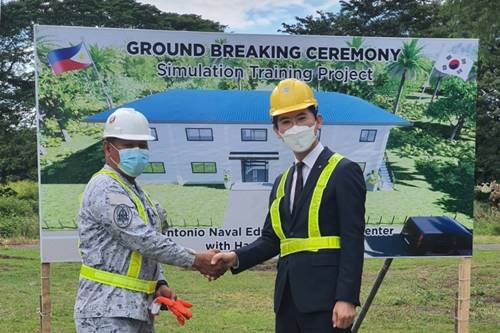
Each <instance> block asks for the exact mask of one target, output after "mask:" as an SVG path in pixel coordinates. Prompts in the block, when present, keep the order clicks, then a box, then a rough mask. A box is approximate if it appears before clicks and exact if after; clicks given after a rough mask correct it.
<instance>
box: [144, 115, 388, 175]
mask: <svg viewBox="0 0 500 333" xmlns="http://www.w3.org/2000/svg"><path fill="white" fill-rule="evenodd" d="M151 127H154V128H156V132H157V135H158V141H152V142H150V152H151V158H150V160H151V162H163V163H164V165H165V170H166V173H164V174H160V173H155V174H143V175H141V176H140V180H141V181H143V182H154V183H163V182H166V183H198V184H202V183H222V182H223V180H224V170H229V171H230V173H231V177H232V181H233V182H241V181H242V171H241V169H242V167H241V160H239V159H236V160H230V159H229V156H230V153H231V152H246V153H251V152H253V153H261V152H278V157H279V159H278V160H268V163H269V164H268V165H269V177H268V178H269V182H271V183H272V182H274V179H275V178H276V177H277V176H278V175H279V174H280V173H281V172H282V171H283V170H285V169H286V168H287V167H288V166H289V165H290V164H291V163H292V161H293V154H292V153H291V151H290V150H289V149H288V148H287V147H286V146H285V145H284V144H283V142H282V141H281V140H280V139H278V138H277V137H276V134H275V133H274V131H273V129H272V125H271V124H270V125H262V124H260V125H251V124H250V125H249V124H181V123H176V124H165V123H156V124H151ZM186 128H211V129H212V132H213V139H214V140H213V141H188V140H187V138H186ZM242 128H265V129H267V141H242V140H241V129H242ZM362 129H376V130H377V135H376V138H375V142H359V137H360V133H361V130H362ZM389 132H390V126H357V125H356V126H354V125H325V126H323V128H322V133H321V142H322V143H323V145H325V146H328V147H329V148H330V149H332V150H334V151H338V152H339V153H341V154H343V155H344V156H346V157H348V158H349V159H351V160H353V161H355V162H366V167H365V172H364V173H365V175H367V174H368V173H369V172H370V171H371V170H373V169H378V167H379V166H380V164H381V162H382V159H383V156H384V149H385V146H386V144H387V139H388V135H389ZM238 156H252V155H250V154H248V155H238ZM256 156H262V155H256ZM191 162H216V166H217V173H203V174H202V173H192V169H191Z"/></svg>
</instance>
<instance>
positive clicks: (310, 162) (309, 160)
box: [295, 142, 325, 169]
mask: <svg viewBox="0 0 500 333" xmlns="http://www.w3.org/2000/svg"><path fill="white" fill-rule="evenodd" d="M324 148H325V147H323V145H322V144H321V142H318V144H317V145H316V147H314V149H313V150H311V151H310V152H309V154H307V156H306V157H304V159H303V160H302V162H304V164H305V165H306V166H307V167H308V168H309V169H312V167H313V166H314V163H316V160H317V159H318V157H319V155H320V154H321V152H322V151H323V149H324ZM298 162H299V160H298V159H297V158H295V163H298Z"/></svg>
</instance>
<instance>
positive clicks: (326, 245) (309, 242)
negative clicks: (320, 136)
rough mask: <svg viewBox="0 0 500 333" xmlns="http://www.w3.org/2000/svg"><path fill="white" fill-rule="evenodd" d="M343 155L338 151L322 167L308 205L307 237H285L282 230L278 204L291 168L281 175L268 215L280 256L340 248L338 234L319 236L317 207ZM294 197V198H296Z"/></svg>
mask: <svg viewBox="0 0 500 333" xmlns="http://www.w3.org/2000/svg"><path fill="white" fill-rule="evenodd" d="M343 158H344V157H343V156H342V155H340V154H338V153H335V154H333V155H332V156H331V157H330V159H329V160H328V164H327V165H326V166H325V167H324V168H323V170H322V172H321V174H320V176H319V178H318V182H317V183H316V186H315V188H314V190H313V194H312V198H311V203H310V205H309V215H308V237H307V238H287V237H286V236H285V233H284V232H283V227H282V222H281V214H280V204H281V200H282V199H283V197H284V196H285V182H286V179H287V176H288V173H289V171H290V169H291V167H290V168H288V169H287V170H286V171H285V172H284V173H283V175H282V176H281V179H280V182H279V184H278V188H277V190H276V198H275V199H274V201H273V202H272V204H271V208H270V215H271V225H272V227H273V230H274V232H275V234H276V236H278V238H279V240H280V256H281V257H284V256H286V255H289V254H292V253H297V252H303V251H312V252H317V251H318V250H322V249H340V237H338V236H321V232H320V229H319V208H320V206H321V200H322V198H323V192H324V191H325V188H326V185H327V184H328V180H329V179H330V176H331V175H332V174H333V171H334V170H335V167H336V166H337V164H338V163H339V162H340V161H341V160H342V159H343ZM297 199H298V198H296V199H295V200H297Z"/></svg>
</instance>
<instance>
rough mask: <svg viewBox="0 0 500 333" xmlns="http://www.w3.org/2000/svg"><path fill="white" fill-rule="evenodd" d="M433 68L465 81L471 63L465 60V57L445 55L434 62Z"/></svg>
mask: <svg viewBox="0 0 500 333" xmlns="http://www.w3.org/2000/svg"><path fill="white" fill-rule="evenodd" d="M434 68H435V69H436V70H437V71H439V72H441V73H443V74H447V75H455V76H458V77H459V78H461V79H462V80H464V81H467V78H468V77H469V73H470V70H471V69H472V61H470V60H469V59H467V57H461V56H457V55H453V54H451V53H445V54H444V55H441V56H440V57H439V59H438V60H437V61H436V63H435V64H434Z"/></svg>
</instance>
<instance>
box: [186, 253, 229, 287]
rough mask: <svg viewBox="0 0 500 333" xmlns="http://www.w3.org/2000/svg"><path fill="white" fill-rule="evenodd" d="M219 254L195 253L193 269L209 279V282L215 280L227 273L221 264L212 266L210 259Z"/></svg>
mask: <svg viewBox="0 0 500 333" xmlns="http://www.w3.org/2000/svg"><path fill="white" fill-rule="evenodd" d="M219 252H220V251H219V250H208V251H203V252H198V253H196V256H195V258H194V263H193V268H194V269H196V270H198V271H199V272H200V273H201V274H203V275H205V276H206V277H209V279H210V280H215V279H217V278H218V277H220V276H221V275H223V274H224V273H225V272H226V271H227V268H226V267H225V266H224V265H223V263H219V264H212V258H213V257H214V256H215V255H217V254H218V253H219Z"/></svg>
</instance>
